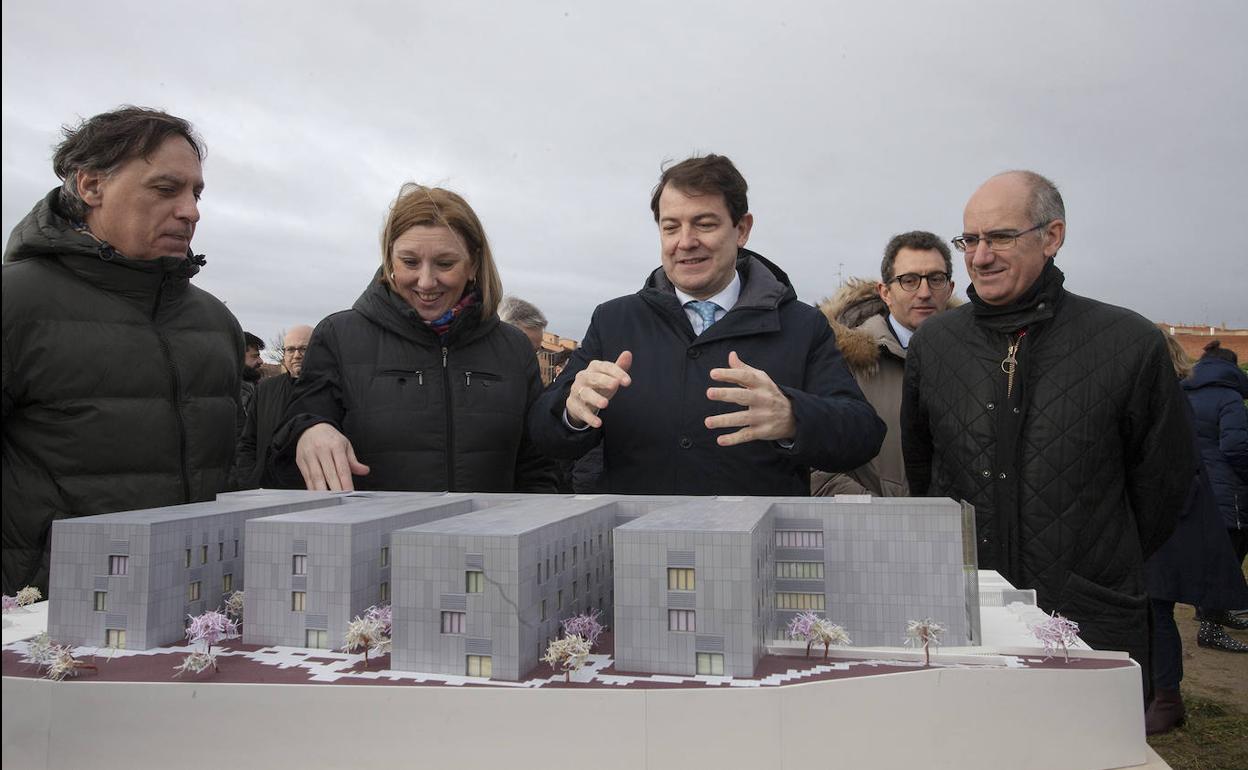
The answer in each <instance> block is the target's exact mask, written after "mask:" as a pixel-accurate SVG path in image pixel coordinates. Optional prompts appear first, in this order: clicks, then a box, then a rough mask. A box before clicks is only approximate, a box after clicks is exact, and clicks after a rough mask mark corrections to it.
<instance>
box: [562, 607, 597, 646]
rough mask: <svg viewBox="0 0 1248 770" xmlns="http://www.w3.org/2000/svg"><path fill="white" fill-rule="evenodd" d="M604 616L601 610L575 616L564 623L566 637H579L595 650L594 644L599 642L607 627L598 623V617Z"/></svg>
mask: <svg viewBox="0 0 1248 770" xmlns="http://www.w3.org/2000/svg"><path fill="white" fill-rule="evenodd" d="M601 614H602V612H601V610H594V611H592V612H584V613H581V614H580V615H574V616H572V617H570V618H568V619H567V620H565V621H563V633H564V635H565V636H579V637H581V638H582V639H584V640H585V643H586V644H588V645H589V647H590V649H593V646H594V642H597V641H598V637H599V636H601V635H602V632H603V631H605V630H606V626H604V625H602V623H600V622H598V617H599V616H600V615H601Z"/></svg>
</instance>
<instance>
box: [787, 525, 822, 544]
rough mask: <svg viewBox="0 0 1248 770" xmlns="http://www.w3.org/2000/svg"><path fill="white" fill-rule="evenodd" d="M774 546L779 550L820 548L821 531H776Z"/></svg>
mask: <svg viewBox="0 0 1248 770" xmlns="http://www.w3.org/2000/svg"><path fill="white" fill-rule="evenodd" d="M776 545H778V546H780V547H781V548H822V547H823V530H800V529H778V530H776Z"/></svg>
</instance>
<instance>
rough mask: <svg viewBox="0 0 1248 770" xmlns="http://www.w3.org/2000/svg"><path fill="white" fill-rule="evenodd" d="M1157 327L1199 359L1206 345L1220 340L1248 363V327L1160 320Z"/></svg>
mask: <svg viewBox="0 0 1248 770" xmlns="http://www.w3.org/2000/svg"><path fill="white" fill-rule="evenodd" d="M1157 327H1158V328H1159V329H1161V330H1162V331H1163V332H1165V333H1166V334H1169V335H1171V336H1172V337H1174V338H1175V339H1177V340H1178V341H1179V344H1180V345H1182V346H1183V350H1185V351H1187V354H1188V355H1189V356H1191V357H1192V359H1193V360H1199V359H1200V357H1201V355H1203V354H1204V352H1205V345H1207V344H1209V342H1210V341H1211V340H1219V341H1221V343H1222V347H1224V348H1226V349H1227V350H1233V351H1235V355H1237V356H1239V362H1240V363H1241V364H1243V363H1248V329H1227V328H1224V327H1221V326H1191V325H1188V324H1171V323H1166V322H1164V321H1159V322H1158V323H1157Z"/></svg>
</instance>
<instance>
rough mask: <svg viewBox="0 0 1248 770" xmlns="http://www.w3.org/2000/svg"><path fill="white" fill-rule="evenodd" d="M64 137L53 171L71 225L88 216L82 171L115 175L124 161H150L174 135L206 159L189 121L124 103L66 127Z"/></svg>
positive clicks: (56, 155) (202, 147) (62, 128)
mask: <svg viewBox="0 0 1248 770" xmlns="http://www.w3.org/2000/svg"><path fill="white" fill-rule="evenodd" d="M61 132H62V133H63V134H64V135H65V139H64V140H63V141H62V142H61V143H60V144H58V145H57V146H56V152H55V153H54V154H53V156H52V170H53V171H55V172H56V175H57V177H58V178H59V179H60V180H61V190H60V195H59V198H58V202H59V203H60V207H61V213H62V214H63V215H64V216H65V217H67V218H69V219H70V220H73V221H82V220H83V219H85V218H86V216H87V204H86V203H85V202H84V201H83V200H82V198H81V197H80V196H79V195H78V172H79V171H94V172H102V173H104V174H105V175H109V174H112V173H113V172H114V171H116V170H117V169H118V168H120V167H121V165H122V164H123V163H126V162H127V161H130V160H132V159H134V158H147V157H150V156H151V154H152V153H154V152H156V150H157V149H159V148H160V146H161V145H162V144H164V142H165V140H166V139H168V138H169V137H172V136H180V137H182V138H183V139H185V140H186V141H187V142H188V143H189V144H190V145H191V147H192V148H193V149H194V150H195V154H196V156H198V158H199V159H200V160H201V161H202V160H203V159H204V153H205V152H206V150H205V148H204V141H203V140H202V139H200V138H199V135H198V134H196V133H195V129H194V128H193V127H192V126H191V124H190V123H188V122H187V121H185V120H183V119H182V118H179V117H176V116H174V115H170V114H169V113H167V112H162V111H161V110H154V109H150V108H148V107H133V106H131V105H124V106H122V107H118V108H117V109H115V110H113V111H112V112H102V113H100V114H99V115H96V116H95V117H91V118H87V119H86V120H84V121H82V122H81V123H79V124H78V125H77V126H62V127H61Z"/></svg>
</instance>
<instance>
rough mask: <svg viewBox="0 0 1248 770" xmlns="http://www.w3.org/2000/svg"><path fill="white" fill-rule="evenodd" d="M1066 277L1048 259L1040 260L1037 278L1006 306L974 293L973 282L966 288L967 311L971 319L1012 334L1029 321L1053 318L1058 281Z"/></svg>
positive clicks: (1060, 289)
mask: <svg viewBox="0 0 1248 770" xmlns="http://www.w3.org/2000/svg"><path fill="white" fill-rule="evenodd" d="M1065 282H1066V276H1065V274H1064V273H1062V271H1061V270H1060V269H1059V268H1058V266H1057V265H1056V264H1055V263H1054V261H1053V259H1052V258H1050V259H1048V260H1047V261H1045V263H1044V269H1043V270H1041V271H1040V277H1039V278H1037V279H1036V282H1035V283H1033V284H1032V285H1031V287H1030V288H1029V289H1027V291H1025V292H1023V295H1022V296H1021V297H1019V298H1018V299H1016V300H1014V301H1013V302H1011V303H1009V304H1007V305H989V304H988V303H987V302H984V301H983V300H982V299H980V297H979V295H978V294H976V293H975V284H974V282H972V283H971V285H970V286H969V287H968V288H967V290H966V296H967V297H968V298H969V299H970V300H971V306H972V307H971V312H972V314H974V316H975V322H976V323H978V324H980V325H982V326H986V327H988V328H989V329H995V330H996V331H1000V332H1005V333H1006V334H1013V333H1014V332H1016V331H1018V330H1019V329H1022V328H1024V327H1026V326H1029V325H1031V324H1034V323H1037V322H1039V321H1047V320H1048V319H1050V318H1052V317H1053V312H1054V310H1055V309H1056V307H1057V303H1058V301H1059V300H1060V299H1061V296H1062V294H1064V293H1065V290H1064V289H1063V288H1062V284H1063V283H1065Z"/></svg>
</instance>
